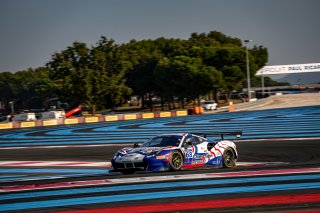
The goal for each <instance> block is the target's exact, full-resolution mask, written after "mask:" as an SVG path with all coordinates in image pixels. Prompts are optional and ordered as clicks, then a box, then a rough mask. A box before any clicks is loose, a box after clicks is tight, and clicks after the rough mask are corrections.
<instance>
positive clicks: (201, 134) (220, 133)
mask: <svg viewBox="0 0 320 213" xmlns="http://www.w3.org/2000/svg"><path fill="white" fill-rule="evenodd" d="M191 134H194V135H199V136H202V137H204V138H207V136H217V135H220V137H221V139H222V140H224V135H235V136H236V137H237V138H240V137H241V136H242V131H241V130H239V131H236V132H206V133H191Z"/></svg>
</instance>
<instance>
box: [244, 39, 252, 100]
mask: <svg viewBox="0 0 320 213" xmlns="http://www.w3.org/2000/svg"><path fill="white" fill-rule="evenodd" d="M250 41H252V40H244V43H245V44H246V62H247V84H248V98H249V101H250V100H251V88H250V67H249V53H248V43H249V42H250Z"/></svg>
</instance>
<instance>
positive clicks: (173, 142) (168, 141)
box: [141, 136, 182, 147]
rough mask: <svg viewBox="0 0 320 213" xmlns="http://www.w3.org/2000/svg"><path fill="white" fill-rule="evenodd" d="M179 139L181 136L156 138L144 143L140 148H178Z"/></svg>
mask: <svg viewBox="0 0 320 213" xmlns="http://www.w3.org/2000/svg"><path fill="white" fill-rule="evenodd" d="M181 139H182V136H158V137H154V138H152V139H150V140H149V141H147V142H145V143H144V144H142V145H141V147H166V146H179V144H180V141H181Z"/></svg>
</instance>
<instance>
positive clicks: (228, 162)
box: [222, 147, 236, 168]
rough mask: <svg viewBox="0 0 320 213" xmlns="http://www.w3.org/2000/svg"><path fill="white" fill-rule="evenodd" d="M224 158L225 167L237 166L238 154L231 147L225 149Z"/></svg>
mask: <svg viewBox="0 0 320 213" xmlns="http://www.w3.org/2000/svg"><path fill="white" fill-rule="evenodd" d="M222 160H223V167H224V168H232V167H235V166H236V155H235V153H234V151H233V150H232V149H231V148H229V147H228V148H226V150H224V152H223V156H222Z"/></svg>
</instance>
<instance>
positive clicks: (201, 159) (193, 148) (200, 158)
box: [183, 136, 208, 165]
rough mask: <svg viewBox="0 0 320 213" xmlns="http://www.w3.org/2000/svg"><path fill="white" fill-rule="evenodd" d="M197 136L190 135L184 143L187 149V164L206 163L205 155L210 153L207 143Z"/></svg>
mask: <svg viewBox="0 0 320 213" xmlns="http://www.w3.org/2000/svg"><path fill="white" fill-rule="evenodd" d="M203 142H204V141H203V140H202V139H201V138H199V137H196V136H188V137H187V138H186V139H185V142H184V144H183V147H184V150H185V153H186V154H185V156H186V158H185V163H184V164H186V165H201V164H204V163H205V156H206V155H207V154H208V150H207V146H206V143H203Z"/></svg>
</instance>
